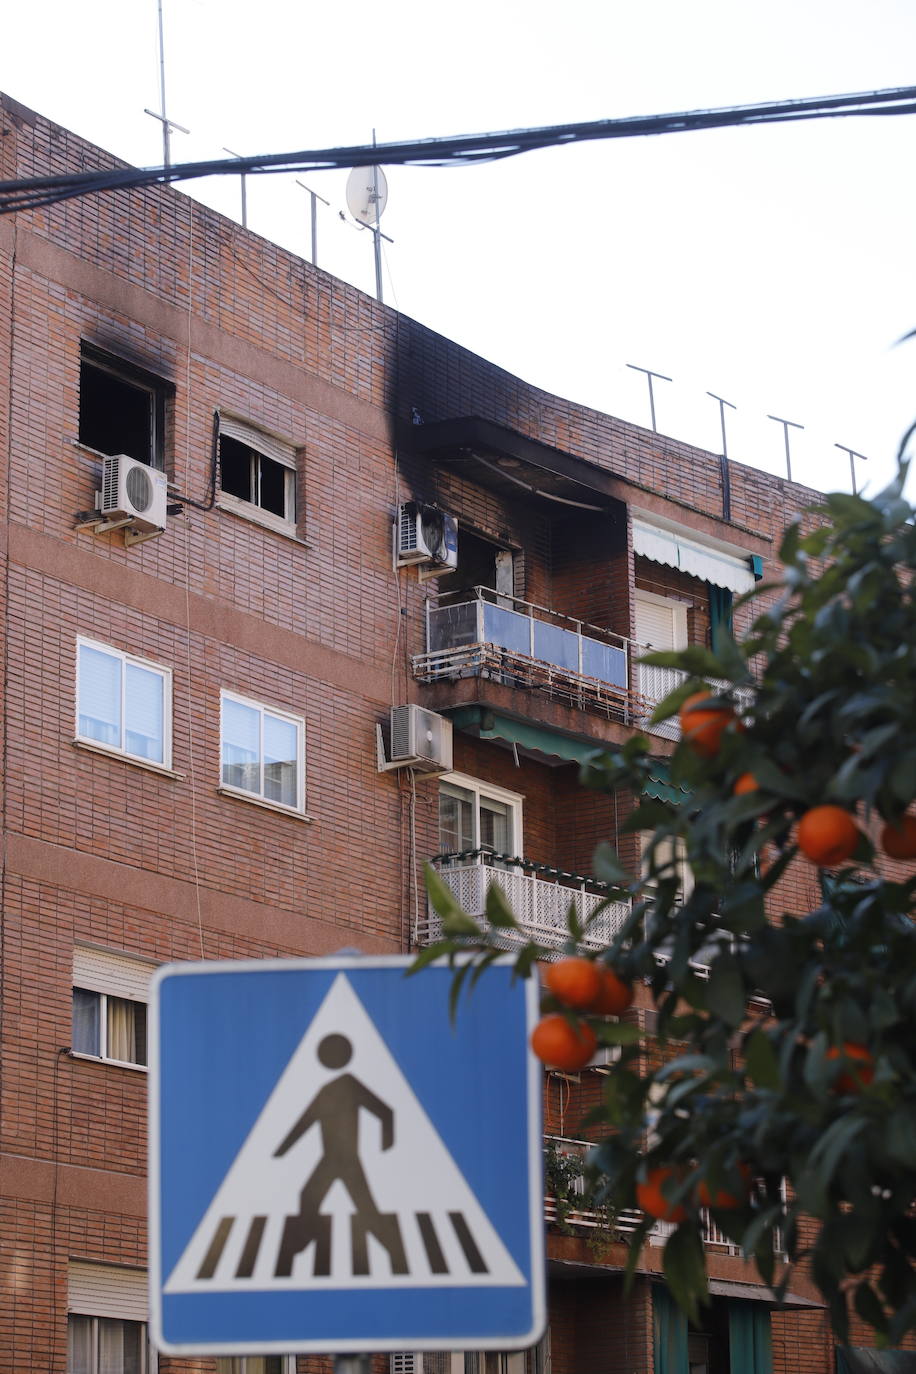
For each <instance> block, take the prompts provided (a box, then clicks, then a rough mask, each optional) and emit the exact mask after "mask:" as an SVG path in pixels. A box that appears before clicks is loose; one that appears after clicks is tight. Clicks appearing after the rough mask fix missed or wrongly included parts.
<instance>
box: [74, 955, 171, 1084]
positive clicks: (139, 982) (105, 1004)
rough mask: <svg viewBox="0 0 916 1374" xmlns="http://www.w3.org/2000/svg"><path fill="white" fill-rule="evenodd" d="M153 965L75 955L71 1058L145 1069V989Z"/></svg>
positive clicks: (118, 957)
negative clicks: (85, 1058)
mask: <svg viewBox="0 0 916 1374" xmlns="http://www.w3.org/2000/svg"><path fill="white" fill-rule="evenodd" d="M153 968H154V965H153V964H151V963H147V962H146V961H145V960H143V959H132V958H131V957H130V956H129V955H124V954H115V953H112V952H109V951H108V950H98V949H93V948H91V947H89V946H82V945H77V947H76V948H75V949H74V951H73V1031H72V1038H71V1041H70V1049H71V1052H72V1053H73V1054H79V1055H86V1056H88V1057H89V1058H92V1059H105V1060H108V1061H109V1062H111V1063H115V1064H132V1065H135V1066H137V1067H145V1065H146V1062H147V1059H146V1002H147V989H148V987H149V980H150V976H151V974H152V971H153Z"/></svg>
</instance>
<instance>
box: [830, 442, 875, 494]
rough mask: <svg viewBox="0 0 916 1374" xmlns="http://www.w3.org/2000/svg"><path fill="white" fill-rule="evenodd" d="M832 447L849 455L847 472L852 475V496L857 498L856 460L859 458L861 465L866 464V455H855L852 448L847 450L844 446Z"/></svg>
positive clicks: (836, 445)
mask: <svg viewBox="0 0 916 1374" xmlns="http://www.w3.org/2000/svg"><path fill="white" fill-rule="evenodd" d="M833 447H834V448H838V449H842V451H843V452H844V453H848V454H849V471H850V472H851V473H852V494H853V496H858V492H857V491H856V459H857V458H861V459H862V462H863V463H867V462H868V455H867V454H866V453H857V452H856V450H855V449H854V448H847V447H846V445H845V444H834V446H833Z"/></svg>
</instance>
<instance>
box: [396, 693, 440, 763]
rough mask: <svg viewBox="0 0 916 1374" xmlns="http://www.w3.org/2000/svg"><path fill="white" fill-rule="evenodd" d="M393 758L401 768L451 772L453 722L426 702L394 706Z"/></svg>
mask: <svg viewBox="0 0 916 1374" xmlns="http://www.w3.org/2000/svg"><path fill="white" fill-rule="evenodd" d="M390 762H391V763H392V764H393V765H394V766H395V767H397V768H404V767H406V766H408V765H409V766H410V767H412V768H421V769H423V770H424V771H429V772H446V773H448V772H450V771H451V767H452V722H451V721H450V720H446V718H445V716H440V715H438V714H437V713H436V712H435V711H426V710H424V709H423V707H422V706H393V707H392V708H391V749H390Z"/></svg>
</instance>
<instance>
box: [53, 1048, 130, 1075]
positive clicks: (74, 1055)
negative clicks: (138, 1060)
mask: <svg viewBox="0 0 916 1374" xmlns="http://www.w3.org/2000/svg"><path fill="white" fill-rule="evenodd" d="M69 1054H70V1058H71V1059H81V1060H82V1061H83V1062H84V1063H85V1064H107V1065H108V1067H109V1068H111V1069H130V1071H131V1073H149V1067H148V1065H146V1064H131V1063H130V1061H129V1060H127V1059H103V1058H102V1056H101V1055H100V1054H84V1053H83V1051H82V1050H70V1051H69Z"/></svg>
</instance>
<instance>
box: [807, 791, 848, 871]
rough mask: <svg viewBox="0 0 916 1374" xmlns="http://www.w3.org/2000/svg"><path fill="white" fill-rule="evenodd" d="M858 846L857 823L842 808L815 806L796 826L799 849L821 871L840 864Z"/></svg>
mask: <svg viewBox="0 0 916 1374" xmlns="http://www.w3.org/2000/svg"><path fill="white" fill-rule="evenodd" d="M858 843H859V831H858V828H857V826H856V823H855V821H854V820H853V819H852V816H850V814H849V812H848V811H844V810H843V808H842V806H831V805H825V806H814V807H812V808H811V810H810V811H806V812H805V814H804V815H803V816H802V818H801V820H800V821H799V822H798V847H799V849H800V850H801V852H802V853H803V854H804V856H805V858H806V859H810V860H811V862H812V863H813V864H817V865H818V866H819V867H821V868H833V867H834V866H835V865H836V864H841V863H843V862H844V861H845V860H846V859H848V858H849V857H850V856H851V855H852V854H853V853H854V852H855V850H856V846H857V845H858Z"/></svg>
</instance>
